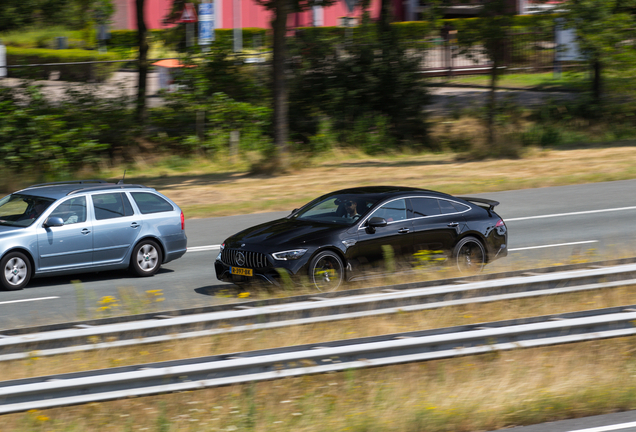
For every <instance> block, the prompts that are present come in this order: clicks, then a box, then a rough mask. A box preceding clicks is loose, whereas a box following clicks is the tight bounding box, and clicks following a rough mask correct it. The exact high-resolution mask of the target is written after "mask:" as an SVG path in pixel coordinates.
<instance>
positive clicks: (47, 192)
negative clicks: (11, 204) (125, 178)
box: [14, 180, 151, 199]
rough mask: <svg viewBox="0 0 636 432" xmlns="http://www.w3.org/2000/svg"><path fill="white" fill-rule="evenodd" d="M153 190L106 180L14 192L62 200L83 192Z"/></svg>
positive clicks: (40, 186)
mask: <svg viewBox="0 0 636 432" xmlns="http://www.w3.org/2000/svg"><path fill="white" fill-rule="evenodd" d="M141 188H143V189H151V188H147V187H146V186H143V185H138V184H116V183H108V182H107V181H104V180H77V181H73V182H53V183H42V184H36V185H32V186H29V187H27V188H25V189H22V190H19V191H17V192H14V193H15V194H20V195H32V196H39V197H44V198H51V199H60V198H63V197H65V196H67V195H72V194H75V193H82V192H95V191H107V190H114V189H141Z"/></svg>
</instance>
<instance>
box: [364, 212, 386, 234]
mask: <svg viewBox="0 0 636 432" xmlns="http://www.w3.org/2000/svg"><path fill="white" fill-rule="evenodd" d="M384 226H386V219H384V218H381V217H377V216H375V217H372V218H371V219H369V220H368V221H367V231H369V232H370V233H374V232H375V229H376V228H379V227H384Z"/></svg>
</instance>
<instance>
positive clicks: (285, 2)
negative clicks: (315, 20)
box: [272, 0, 290, 169]
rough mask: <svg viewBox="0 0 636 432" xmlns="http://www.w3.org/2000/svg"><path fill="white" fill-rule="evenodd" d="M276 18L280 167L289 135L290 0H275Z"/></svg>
mask: <svg viewBox="0 0 636 432" xmlns="http://www.w3.org/2000/svg"><path fill="white" fill-rule="evenodd" d="M275 2H276V7H275V9H274V10H275V18H274V21H273V23H272V27H273V30H274V41H273V43H274V46H273V51H274V53H273V55H274V59H273V65H272V66H273V67H272V70H273V74H274V76H273V83H274V144H275V145H276V149H277V157H278V163H279V165H278V166H279V168H281V169H285V168H286V167H287V162H288V161H287V159H288V156H289V155H288V151H289V150H288V148H287V140H288V137H289V119H288V114H289V107H288V102H289V94H288V89H287V79H286V74H285V58H286V55H287V41H286V34H287V15H288V14H289V10H290V4H289V0H275Z"/></svg>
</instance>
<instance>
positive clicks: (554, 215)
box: [504, 206, 636, 222]
mask: <svg viewBox="0 0 636 432" xmlns="http://www.w3.org/2000/svg"><path fill="white" fill-rule="evenodd" d="M625 210H636V206H632V207H620V208H613V209H603V210H586V211H580V212H572V213H555V214H548V215H541V216H526V217H518V218H510V219H505V218H504V221H505V222H511V221H521V220H530V219H546V218H553V217H563V216H579V215H585V214H593V213H605V212H615V211H625Z"/></svg>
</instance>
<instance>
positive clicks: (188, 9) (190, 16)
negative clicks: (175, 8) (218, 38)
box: [177, 3, 197, 23]
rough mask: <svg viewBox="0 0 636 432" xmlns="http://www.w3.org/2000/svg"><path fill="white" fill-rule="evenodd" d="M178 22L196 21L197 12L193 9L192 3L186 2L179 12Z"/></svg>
mask: <svg viewBox="0 0 636 432" xmlns="http://www.w3.org/2000/svg"><path fill="white" fill-rule="evenodd" d="M177 22H178V23H195V22H197V13H196V12H195V10H194V5H193V4H192V3H186V4H185V7H184V8H183V13H181V18H180V19H179V21H177Z"/></svg>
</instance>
